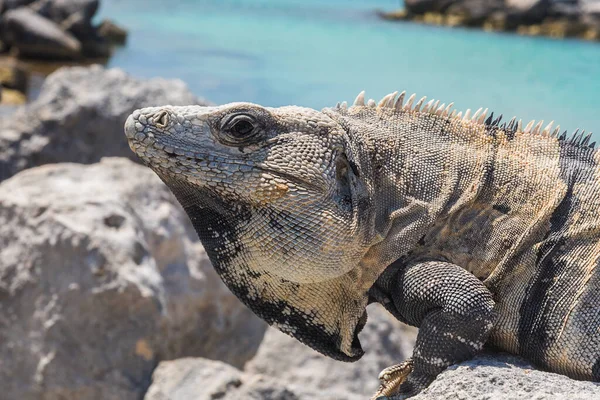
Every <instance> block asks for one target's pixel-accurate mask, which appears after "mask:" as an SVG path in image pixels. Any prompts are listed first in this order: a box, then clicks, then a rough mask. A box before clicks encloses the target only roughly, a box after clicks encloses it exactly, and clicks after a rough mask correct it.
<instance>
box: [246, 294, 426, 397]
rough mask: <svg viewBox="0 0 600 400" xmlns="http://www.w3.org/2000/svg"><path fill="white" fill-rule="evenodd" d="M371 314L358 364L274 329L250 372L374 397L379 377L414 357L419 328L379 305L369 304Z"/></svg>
mask: <svg viewBox="0 0 600 400" xmlns="http://www.w3.org/2000/svg"><path fill="white" fill-rule="evenodd" d="M368 315H369V319H368V321H367V325H366V326H365V328H364V330H363V331H362V332H361V333H360V335H359V337H360V340H361V343H362V345H363V348H364V350H365V355H364V356H363V358H361V359H360V360H358V361H357V362H355V363H342V362H339V361H335V360H332V359H330V358H327V357H325V356H322V355H321V354H319V353H317V352H316V351H314V350H312V349H310V348H309V347H307V346H305V345H303V344H301V343H300V342H298V341H297V340H295V339H292V338H291V337H289V336H287V335H285V334H283V333H281V332H279V331H277V330H275V329H273V328H270V329H269V330H268V331H267V333H266V334H265V338H264V340H263V342H262V344H261V345H260V348H259V350H258V353H257V354H256V356H255V357H254V358H253V359H252V360H251V361H250V362H249V363H248V364H247V365H246V367H245V370H246V371H247V372H249V373H253V374H264V375H267V376H270V377H275V378H277V379H279V380H281V381H282V382H286V383H289V384H295V385H300V386H304V387H310V388H312V389H320V390H335V391H340V392H342V391H348V392H351V393H357V394H360V395H362V396H363V398H365V396H367V397H368V396H369V395H372V394H373V393H374V392H375V390H377V387H378V386H379V381H378V380H377V376H378V375H379V372H381V370H382V369H384V368H386V367H389V366H391V365H394V364H398V363H400V362H401V361H404V360H405V359H406V358H408V357H410V355H411V353H412V348H413V346H414V341H415V338H416V329H415V328H412V327H409V326H407V325H404V324H402V323H400V322H399V321H397V320H396V319H395V318H394V317H392V316H391V315H390V314H389V313H388V312H387V311H386V310H384V309H383V308H382V307H381V306H379V305H378V304H372V305H370V306H369V309H368ZM282 349H285V350H283V351H282Z"/></svg>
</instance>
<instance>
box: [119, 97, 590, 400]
mask: <svg viewBox="0 0 600 400" xmlns="http://www.w3.org/2000/svg"><path fill="white" fill-rule="evenodd" d="M396 97H397V96H396V93H394V94H391V95H388V96H386V97H385V98H384V99H383V100H381V101H380V102H379V104H376V103H375V102H374V101H373V100H369V101H368V102H367V104H365V101H364V94H363V93H361V94H360V95H359V96H358V98H357V99H356V101H355V103H354V105H352V106H351V107H348V106H347V105H346V104H345V103H343V104H341V105H338V106H336V107H334V108H326V109H323V110H322V111H316V110H312V109H309V108H302V107H295V106H291V107H280V108H265V107H261V106H258V105H254V104H249V103H233V104H227V105H224V106H219V107H200V106H189V107H172V106H164V107H155V108H145V109H142V110H138V111H136V112H134V113H133V114H132V115H131V116H130V117H129V119H128V120H127V122H126V125H125V132H126V135H127V138H128V140H129V145H130V147H131V149H132V150H133V151H134V152H135V153H136V154H137V155H138V156H139V157H140V158H141V159H142V160H143V162H144V163H145V164H146V165H148V166H149V167H150V168H152V169H153V170H154V171H155V172H156V173H157V174H158V175H159V176H160V177H161V179H162V180H163V181H164V182H165V183H166V184H167V186H169V188H170V189H171V190H172V191H173V193H174V194H175V195H176V197H177V199H178V200H179V202H180V203H181V204H182V206H183V207H184V208H185V210H186V212H187V214H188V215H189V217H190V219H191V221H192V223H193V224H194V227H195V228H196V231H197V232H198V235H199V237H200V240H201V241H202V243H203V245H204V247H205V249H206V251H207V253H208V255H209V257H210V259H211V261H212V263H213V265H214V267H215V269H216V270H217V272H218V273H219V274H220V276H221V278H222V279H223V281H224V282H225V284H226V285H227V286H228V287H229V288H230V289H231V290H232V291H233V292H234V293H235V294H236V295H237V296H238V297H239V298H240V300H242V301H243V302H244V303H245V304H246V305H247V306H248V307H249V308H251V309H252V310H253V311H254V312H255V313H256V314H258V315H259V316H260V317H261V318H263V319H264V320H266V321H267V322H268V323H270V324H272V325H274V326H276V327H277V328H278V329H280V330H281V331H283V332H285V333H288V334H289V335H291V336H293V337H295V338H296V339H298V340H300V341H302V342H303V343H305V344H307V345H309V346H310V347H312V348H314V349H315V350H317V351H319V352H321V353H323V354H326V355H328V356H330V357H333V358H336V359H339V360H343V361H354V360H357V359H358V358H360V357H361V356H362V354H363V350H362V348H361V346H360V342H359V340H358V337H357V335H358V333H359V332H360V330H361V329H362V327H363V326H364V324H365V323H366V312H365V308H366V306H367V304H368V303H369V302H373V301H377V302H380V303H382V304H383V305H384V306H385V307H386V308H387V309H388V310H389V311H390V312H391V313H392V314H393V315H395V316H396V317H397V318H398V319H400V320H402V321H404V322H407V323H409V324H411V325H415V326H418V327H419V328H420V329H419V334H418V338H417V343H416V347H415V349H414V352H413V356H412V358H411V359H410V360H408V361H407V362H406V363H405V364H402V365H401V366H397V367H393V368H392V369H388V370H386V371H384V372H383V373H382V375H381V379H382V380H383V381H384V385H383V387H382V389H381V390H380V392H379V394H380V395H387V396H390V398H394V399H400V398H406V397H409V396H411V395H413V394H415V393H418V392H419V391H420V390H422V389H423V388H425V387H426V386H427V385H429V383H431V381H432V380H433V379H434V378H435V376H436V375H437V374H439V373H440V372H441V371H443V370H444V369H445V368H446V367H447V366H449V365H451V364H453V363H456V362H459V361H463V360H466V359H469V358H471V357H473V355H474V354H476V353H477V352H478V351H479V350H480V349H481V348H482V346H483V345H484V343H487V344H490V345H492V346H493V347H495V348H498V349H501V350H504V351H508V352H511V353H514V354H519V355H522V356H524V357H526V358H527V359H529V360H531V361H532V362H534V363H535V364H537V365H538V366H540V367H541V368H544V369H547V370H550V371H554V372H558V373H562V374H565V375H568V376H571V377H573V378H577V379H587V380H596V381H597V380H600V272H599V271H598V268H597V265H598V263H599V262H600V155H599V152H597V151H595V150H594V148H593V147H594V146H593V144H592V145H589V144H588V142H589V139H590V137H589V135H588V136H586V137H583V134H581V135H577V134H576V135H575V136H574V137H572V138H566V135H565V134H562V135H560V134H559V129H558V128H556V129H555V130H552V128H551V125H552V124H550V125H548V126H547V127H544V126H543V125H542V123H539V124H537V125H535V126H534V125H533V123H530V124H529V125H527V126H526V127H525V128H523V127H522V126H521V124H520V122H518V123H517V122H515V120H514V119H513V120H512V121H510V122H509V123H504V124H500V118H498V119H496V120H494V119H493V117H491V116H490V117H489V118H487V119H486V111H484V112H483V113H480V112H477V113H475V115H473V116H471V115H470V112H469V111H467V112H466V113H465V115H464V116H463V115H462V114H461V113H458V114H456V113H455V112H452V113H451V112H450V108H451V105H450V106H448V107H446V106H445V105H442V106H439V107H438V103H437V102H436V103H433V102H429V103H427V104H426V105H423V103H424V99H422V100H420V101H418V102H417V103H416V104H415V103H414V95H413V96H411V97H410V99H409V100H408V102H407V103H406V104H404V93H403V94H401V95H400V96H399V97H398V98H396Z"/></svg>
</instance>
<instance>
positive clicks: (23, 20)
mask: <svg viewBox="0 0 600 400" xmlns="http://www.w3.org/2000/svg"><path fill="white" fill-rule="evenodd" d="M0 40H2V41H3V42H4V43H6V44H7V45H8V46H10V47H11V48H12V49H15V50H16V51H17V52H18V55H19V56H20V57H35V58H50V59H77V58H79V57H80V54H81V43H80V42H79V40H77V39H76V38H75V37H74V36H73V35H71V34H70V33H68V32H65V31H63V30H62V29H61V28H60V27H59V26H58V25H57V24H56V23H54V22H52V21H50V20H48V19H46V18H44V17H42V16H40V15H39V14H37V13H36V12H35V11H33V10H31V9H30V8H28V7H21V8H17V9H15V10H10V11H7V12H6V13H4V15H3V21H2V32H0Z"/></svg>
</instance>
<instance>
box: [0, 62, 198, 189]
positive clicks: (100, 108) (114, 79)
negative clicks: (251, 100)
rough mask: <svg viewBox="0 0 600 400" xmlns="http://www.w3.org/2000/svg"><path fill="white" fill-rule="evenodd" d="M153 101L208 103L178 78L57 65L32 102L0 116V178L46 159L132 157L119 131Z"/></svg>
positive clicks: (96, 67) (0, 179) (66, 160)
mask: <svg viewBox="0 0 600 400" xmlns="http://www.w3.org/2000/svg"><path fill="white" fill-rule="evenodd" d="M158 104H174V105H186V104H208V103H207V102H206V101H205V100H203V99H199V98H197V97H196V96H194V95H192V93H190V91H189V90H188V89H187V87H186V86H185V84H184V83H183V82H182V81H179V80H166V79H159V78H156V79H149V80H139V79H135V78H132V77H130V76H129V75H127V74H126V73H125V72H123V71H122V70H119V69H109V70H107V69H104V68H103V67H100V66H92V67H73V68H62V69H60V70H58V71H57V72H55V73H53V74H52V75H50V76H49V77H48V78H47V79H46V81H45V82H44V85H43V86H42V89H41V92H40V95H39V97H38V98H37V99H36V100H35V101H34V102H32V103H30V104H27V105H25V106H23V107H21V108H20V109H19V110H17V111H16V112H15V113H14V114H11V115H10V116H8V117H0V126H1V127H2V128H1V129H0V181H2V180H3V179H6V178H8V177H9V176H12V175H13V174H15V173H17V172H18V171H21V170H23V169H25V168H30V167H33V166H37V165H42V164H47V163H58V162H80V163H93V162H97V161H99V160H100V158H102V157H104V156H122V157H130V158H131V159H135V156H134V155H133V153H132V152H131V150H130V149H129V147H128V145H127V141H126V139H125V135H124V134H123V125H124V124H125V119H126V118H127V116H128V115H129V114H130V113H132V112H133V111H134V110H135V109H137V108H140V107H146V106H152V105H158Z"/></svg>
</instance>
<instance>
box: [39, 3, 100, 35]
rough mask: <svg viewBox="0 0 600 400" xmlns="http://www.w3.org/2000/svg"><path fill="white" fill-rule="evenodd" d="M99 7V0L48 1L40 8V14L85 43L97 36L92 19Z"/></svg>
mask: <svg viewBox="0 0 600 400" xmlns="http://www.w3.org/2000/svg"><path fill="white" fill-rule="evenodd" d="M99 5H100V1H99V0H46V1H45V2H43V3H41V5H40V7H38V13H39V14H40V15H42V16H44V17H46V18H48V19H49V20H51V21H53V22H55V23H57V24H59V25H60V27H61V28H62V29H64V30H66V31H68V32H70V33H72V34H73V35H74V36H75V37H77V38H78V39H79V40H81V41H85V40H86V39H88V38H90V37H94V36H95V32H96V30H95V28H94V26H93V24H92V18H93V17H94V15H95V14H96V11H98V7H99Z"/></svg>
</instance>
